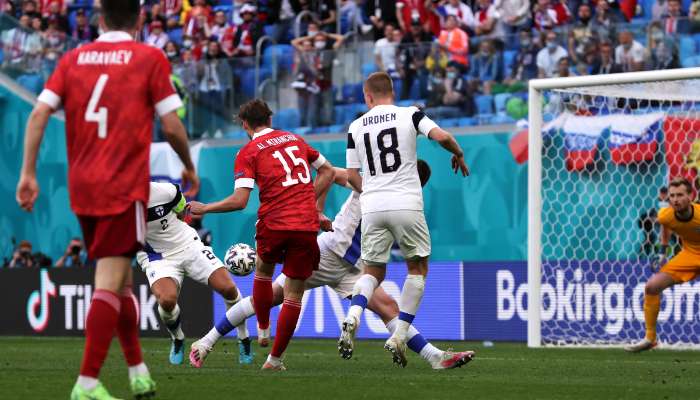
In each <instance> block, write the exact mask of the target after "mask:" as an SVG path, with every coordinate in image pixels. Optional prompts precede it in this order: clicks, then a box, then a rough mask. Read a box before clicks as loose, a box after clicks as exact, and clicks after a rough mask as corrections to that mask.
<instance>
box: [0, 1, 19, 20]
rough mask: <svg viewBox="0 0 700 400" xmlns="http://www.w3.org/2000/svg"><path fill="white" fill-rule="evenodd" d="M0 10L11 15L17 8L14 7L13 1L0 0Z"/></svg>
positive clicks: (14, 13)
mask: <svg viewBox="0 0 700 400" xmlns="http://www.w3.org/2000/svg"><path fill="white" fill-rule="evenodd" d="M0 12H2V13H5V14H7V15H12V16H14V15H16V13H17V9H16V8H15V3H13V2H12V1H11V0H3V1H0Z"/></svg>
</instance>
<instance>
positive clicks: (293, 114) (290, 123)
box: [272, 108, 301, 129]
mask: <svg viewBox="0 0 700 400" xmlns="http://www.w3.org/2000/svg"><path fill="white" fill-rule="evenodd" d="M272 124H273V125H274V126H275V127H277V128H281V129H295V128H297V127H298V126H299V125H300V124H301V115H299V110H297V109H296V108H285V109H282V110H279V111H277V113H276V114H274V115H273V116H272Z"/></svg>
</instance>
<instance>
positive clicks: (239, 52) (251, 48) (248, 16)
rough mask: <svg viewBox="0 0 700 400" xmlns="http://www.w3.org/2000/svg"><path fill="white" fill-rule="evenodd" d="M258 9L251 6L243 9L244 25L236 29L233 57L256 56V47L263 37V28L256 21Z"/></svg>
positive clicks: (241, 13)
mask: <svg viewBox="0 0 700 400" xmlns="http://www.w3.org/2000/svg"><path fill="white" fill-rule="evenodd" d="M256 14H257V8H255V6H253V5H251V4H245V5H244V6H243V7H241V12H240V15H241V18H242V19H243V23H242V24H241V25H239V26H238V27H237V29H236V35H235V36H234V38H233V53H232V56H233V57H251V56H254V55H255V45H256V44H257V43H258V40H259V39H260V38H261V37H262V35H263V32H262V26H260V24H259V23H258V22H257V21H255V15H256Z"/></svg>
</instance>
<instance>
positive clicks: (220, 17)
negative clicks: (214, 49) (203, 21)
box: [210, 11, 231, 42]
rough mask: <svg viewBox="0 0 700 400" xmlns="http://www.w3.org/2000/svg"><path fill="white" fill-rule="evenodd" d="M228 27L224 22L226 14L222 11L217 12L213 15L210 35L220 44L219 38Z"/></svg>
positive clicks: (226, 22) (225, 21)
mask: <svg viewBox="0 0 700 400" xmlns="http://www.w3.org/2000/svg"><path fill="white" fill-rule="evenodd" d="M230 26H231V25H230V24H229V23H228V21H227V20H226V13H225V12H223V11H217V12H216V13H215V14H214V24H213V25H212V26H211V29H210V32H211V35H212V36H216V37H217V39H218V40H219V42H221V38H223V37H224V33H225V32H226V30H227V29H229V27H230Z"/></svg>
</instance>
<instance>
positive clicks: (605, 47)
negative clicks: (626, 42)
mask: <svg viewBox="0 0 700 400" xmlns="http://www.w3.org/2000/svg"><path fill="white" fill-rule="evenodd" d="M620 72H622V65H620V64H618V63H617V62H615V56H614V54H613V46H612V43H611V42H610V41H609V40H604V41H602V42H601V43H600V62H599V64H598V65H597V67H596V68H593V72H592V74H593V75H605V74H617V73H620Z"/></svg>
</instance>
